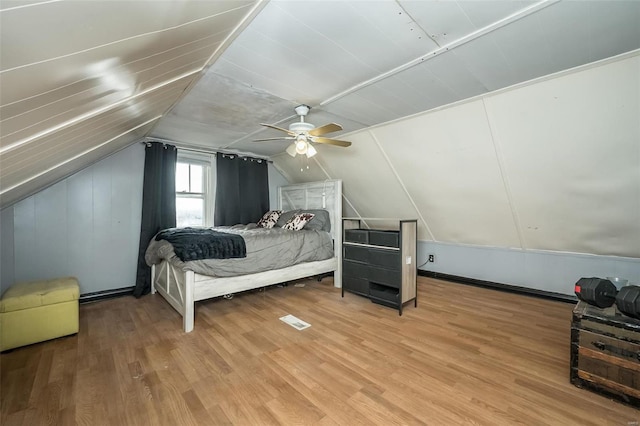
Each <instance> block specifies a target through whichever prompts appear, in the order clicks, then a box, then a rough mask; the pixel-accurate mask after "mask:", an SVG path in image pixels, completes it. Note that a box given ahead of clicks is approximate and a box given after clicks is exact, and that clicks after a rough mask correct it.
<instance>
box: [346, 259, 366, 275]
mask: <svg viewBox="0 0 640 426" xmlns="http://www.w3.org/2000/svg"><path fill="white" fill-rule="evenodd" d="M342 275H343V276H345V277H351V278H362V279H363V280H368V279H369V265H367V264H366V263H359V262H352V261H350V260H344V261H343V262H342Z"/></svg>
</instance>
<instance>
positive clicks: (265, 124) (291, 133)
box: [260, 123, 296, 136]
mask: <svg viewBox="0 0 640 426" xmlns="http://www.w3.org/2000/svg"><path fill="white" fill-rule="evenodd" d="M260 125H262V126H265V127H269V128H271V129H276V130H280V131H281V132H285V133H287V134H289V135H291V136H295V135H296V134H295V132H292V131H291V130H287V129H283V128H282V127H278V126H274V125H273V124H267V123H260Z"/></svg>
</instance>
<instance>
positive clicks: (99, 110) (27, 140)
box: [0, 70, 199, 154]
mask: <svg viewBox="0 0 640 426" xmlns="http://www.w3.org/2000/svg"><path fill="white" fill-rule="evenodd" d="M197 72H199V70H195V71H190V72H188V73H184V74H181V75H179V76H178V77H174V78H172V79H171V80H168V81H165V82H163V83H160V84H157V85H155V86H153V87H150V88H148V89H146V90H144V91H142V92H140V93H136V94H135V95H133V96H129V97H127V98H124V99H121V100H119V101H117V102H114V103H112V104H110V105H107V106H106V107H102V108H97V109H94V110H93V111H90V112H88V113H86V114H82V115H80V116H78V117H75V118H72V119H69V120H67V121H65V122H64V123H62V124H59V125H57V126H54V127H50V128H48V129H45V130H43V131H41V132H38V133H36V134H35V135H32V136H29V137H27V138H25V139H22V140H19V141H16V142H13V143H12V144H9V145H7V146H5V147H3V148H0V154H5V153H7V152H10V151H13V150H15V149H17V148H19V147H21V146H22V145H25V144H28V143H31V142H33V141H35V140H38V139H40V138H43V137H45V136H47V135H49V134H51V133H55V132H57V131H59V130H62V129H64V128H67V127H69V126H73V125H76V124H78V123H81V122H83V121H86V120H88V119H91V118H93V117H96V116H98V115H100V114H103V113H105V112H108V111H111V110H113V109H114V108H117V107H119V106H121V105H122V104H125V103H127V102H130V101H132V100H134V99H136V98H139V97H141V96H144V95H147V94H149V93H152V92H154V91H156V90H158V89H160V88H162V87H165V86H168V85H170V84H173V83H175V82H177V81H180V80H182V79H184V78H187V77H189V76H191V75H193V74H195V73H197Z"/></svg>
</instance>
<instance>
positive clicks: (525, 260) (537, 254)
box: [417, 241, 640, 295]
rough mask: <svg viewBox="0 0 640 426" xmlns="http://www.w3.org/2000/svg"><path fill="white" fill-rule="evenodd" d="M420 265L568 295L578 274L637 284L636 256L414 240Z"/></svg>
mask: <svg viewBox="0 0 640 426" xmlns="http://www.w3.org/2000/svg"><path fill="white" fill-rule="evenodd" d="M430 254H432V255H434V263H426V264H424V265H423V266H421V267H420V269H421V270H425V271H432V272H439V273H443V274H448V275H456V276H459V277H465V278H474V279H477V280H482V281H489V282H494V283H499V284H507V285H513V286H518V287H525V288H530V289H534V290H541V291H546V292H551V293H559V294H566V295H572V294H573V291H574V284H575V283H576V282H577V281H578V280H579V279H580V278H582V277H601V278H605V277H619V278H625V279H628V280H629V284H637V285H640V259H635V258H627V257H617V256H596V255H586V254H580V253H560V252H550V251H541V250H519V249H508V248H502V247H483V246H471V245H461V244H448V243H436V242H425V241H420V242H419V243H418V255H417V256H418V265H421V264H423V263H424V262H426V261H427V260H428V258H429V257H428V256H429V255H430Z"/></svg>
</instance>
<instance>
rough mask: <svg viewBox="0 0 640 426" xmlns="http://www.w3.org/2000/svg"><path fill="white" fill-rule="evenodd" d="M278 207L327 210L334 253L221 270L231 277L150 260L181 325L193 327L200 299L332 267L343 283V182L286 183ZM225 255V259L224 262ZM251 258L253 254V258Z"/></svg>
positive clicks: (154, 285)
mask: <svg viewBox="0 0 640 426" xmlns="http://www.w3.org/2000/svg"><path fill="white" fill-rule="evenodd" d="M278 209H279V210H284V211H290V210H297V209H301V210H313V209H324V210H326V211H327V212H328V217H329V221H330V226H331V230H330V232H329V238H330V240H332V244H333V253H332V255H331V257H329V258H327V259H323V260H314V261H304V262H302V263H297V264H295V265H292V266H285V267H281V268H278V269H270V270H266V271H264V272H256V273H248V274H243V275H235V272H233V271H228V270H227V271H225V272H221V273H220V275H230V276H218V275H210V274H213V272H210V271H206V270H203V269H201V268H199V267H197V265H196V264H195V263H194V264H193V265H191V262H176V261H175V259H173V261H169V260H167V259H164V258H163V259H158V260H157V261H158V263H154V264H153V265H151V293H152V294H155V293H156V292H157V293H158V294H160V295H161V296H162V297H163V298H164V299H166V301H167V302H168V303H169V304H170V305H171V306H172V307H173V308H174V309H175V310H176V311H177V312H178V313H179V314H180V315H182V317H183V328H184V331H185V332H186V333H188V332H190V331H192V330H193V326H194V317H195V302H197V301H200V300H206V299H211V298H214V297H219V296H225V295H229V294H234V293H239V292H242V291H247V290H252V289H256V288H261V287H266V286H269V285H273V284H279V283H284V282H287V281H292V280H297V279H301V278H306V277H313V276H316V275H322V274H327V273H330V272H333V275H334V285H335V286H336V287H341V286H342V282H341V278H342V272H341V268H342V262H341V257H342V181H341V180H326V181H322V182H311V183H304V184H296V185H287V186H282V187H280V188H279V189H278ZM290 232H291V233H295V232H297V231H290ZM226 260H227V259H223V261H222V262H221V263H224V261H226ZM234 260H244V259H234ZM250 261H251V259H249V262H250ZM229 263H230V262H229ZM194 269H195V270H194ZM196 271H197V272H196Z"/></svg>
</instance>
